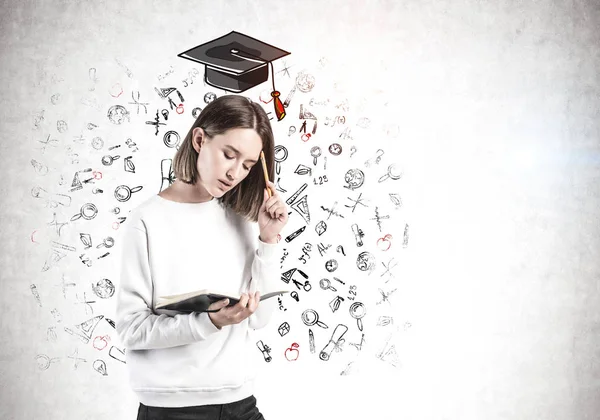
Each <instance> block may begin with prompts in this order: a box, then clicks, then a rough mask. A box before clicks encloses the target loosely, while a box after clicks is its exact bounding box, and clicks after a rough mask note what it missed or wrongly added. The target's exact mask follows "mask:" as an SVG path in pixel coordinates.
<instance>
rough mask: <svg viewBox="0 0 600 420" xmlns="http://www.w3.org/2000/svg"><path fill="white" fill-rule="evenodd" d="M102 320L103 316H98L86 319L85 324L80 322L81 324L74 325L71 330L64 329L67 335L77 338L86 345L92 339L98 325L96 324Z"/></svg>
mask: <svg viewBox="0 0 600 420" xmlns="http://www.w3.org/2000/svg"><path fill="white" fill-rule="evenodd" d="M102 318H104V315H98V316H95V317H93V318H90V319H88V320H87V321H85V322H82V323H81V324H77V325H75V326H74V329H73V330H72V329H71V328H68V327H64V329H65V331H66V332H68V333H69V334H71V335H73V336H76V337H79V338H80V339H81V341H83V342H84V343H85V344H87V343H88V342H89V341H90V340H91V339H92V334H93V333H94V329H95V328H96V326H97V325H98V322H100V321H101V320H102Z"/></svg>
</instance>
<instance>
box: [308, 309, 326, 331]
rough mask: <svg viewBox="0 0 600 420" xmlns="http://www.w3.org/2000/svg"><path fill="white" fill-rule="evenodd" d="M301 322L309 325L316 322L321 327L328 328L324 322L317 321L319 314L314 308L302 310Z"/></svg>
mask: <svg viewBox="0 0 600 420" xmlns="http://www.w3.org/2000/svg"><path fill="white" fill-rule="evenodd" d="M302 322H304V325H307V326H309V327H312V326H313V325H315V324H317V325H318V326H319V327H321V328H329V327H328V326H327V325H326V324H325V323H324V322H322V321H319V314H317V311H315V310H314V309H307V310H306V311H304V312H302Z"/></svg>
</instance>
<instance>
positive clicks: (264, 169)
mask: <svg viewBox="0 0 600 420" xmlns="http://www.w3.org/2000/svg"><path fill="white" fill-rule="evenodd" d="M260 160H261V161H262V167H263V174H264V175H265V184H266V186H267V193H268V194H269V197H272V195H271V189H270V188H269V172H268V171H267V162H266V161H265V154H264V153H263V151H262V150H261V151H260Z"/></svg>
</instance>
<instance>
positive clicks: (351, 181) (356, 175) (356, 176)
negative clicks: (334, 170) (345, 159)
mask: <svg viewBox="0 0 600 420" xmlns="http://www.w3.org/2000/svg"><path fill="white" fill-rule="evenodd" d="M344 180H345V181H346V183H347V184H348V185H347V186H346V185H344V187H346V188H349V189H351V190H355V189H357V188H359V187H360V186H361V185H362V184H363V183H364V182H365V174H364V172H363V171H361V170H360V169H349V170H348V172H346V175H345V177H344Z"/></svg>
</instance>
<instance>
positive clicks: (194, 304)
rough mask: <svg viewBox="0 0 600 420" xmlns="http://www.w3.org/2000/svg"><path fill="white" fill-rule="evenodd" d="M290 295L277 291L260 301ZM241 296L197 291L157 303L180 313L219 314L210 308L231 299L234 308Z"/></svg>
mask: <svg viewBox="0 0 600 420" xmlns="http://www.w3.org/2000/svg"><path fill="white" fill-rule="evenodd" d="M283 293H289V290H277V291H275V292H269V293H265V294H262V293H261V295H260V300H261V301H263V300H265V299H269V298H271V297H273V296H277V295H281V294H283ZM240 297H241V296H239V295H238V296H233V295H226V294H223V293H218V292H216V291H212V290H206V289H204V290H196V291H194V292H188V293H182V294H179V295H171V296H160V297H159V298H158V301H157V305H156V307H155V308H156V309H168V310H171V311H178V312H185V313H190V312H217V311H218V309H217V310H209V309H208V307H209V306H210V305H211V304H212V303H214V302H218V301H220V300H223V299H229V304H228V305H227V306H228V307H229V306H233V305H235V304H236V303H238V302H239V301H240Z"/></svg>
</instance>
